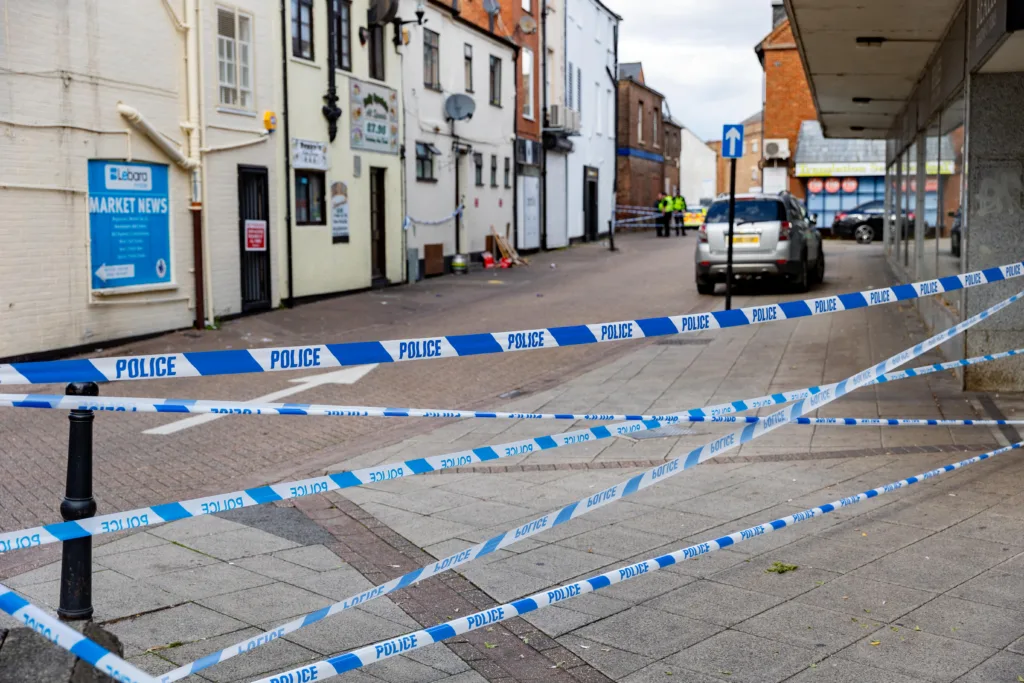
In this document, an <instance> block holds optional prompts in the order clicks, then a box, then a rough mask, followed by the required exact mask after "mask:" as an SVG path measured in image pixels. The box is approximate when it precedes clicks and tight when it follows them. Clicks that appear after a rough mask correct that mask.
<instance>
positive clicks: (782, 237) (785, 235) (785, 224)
mask: <svg viewBox="0 0 1024 683" xmlns="http://www.w3.org/2000/svg"><path fill="white" fill-rule="evenodd" d="M789 228H790V225H789V221H782V225H780V226H779V241H780V242H785V241H786V240H788V239H789Z"/></svg>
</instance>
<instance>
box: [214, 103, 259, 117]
mask: <svg viewBox="0 0 1024 683" xmlns="http://www.w3.org/2000/svg"><path fill="white" fill-rule="evenodd" d="M217 111H218V112H220V113H221V114H234V115H235V116H248V117H249V118H253V119H254V118H256V117H257V116H258V115H257V114H256V112H254V111H249V110H248V109H236V108H235V107H228V106H226V105H223V104H221V105H218V106H217Z"/></svg>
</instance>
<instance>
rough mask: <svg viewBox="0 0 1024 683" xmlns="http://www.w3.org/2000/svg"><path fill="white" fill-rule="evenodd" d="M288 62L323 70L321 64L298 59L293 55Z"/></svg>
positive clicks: (302, 58)
mask: <svg viewBox="0 0 1024 683" xmlns="http://www.w3.org/2000/svg"><path fill="white" fill-rule="evenodd" d="M288 61H291V62H295V63H296V64H302V65H303V66H309V67H312V68H314V69H321V68H323V67H321V66H320V65H319V64H317V63H316V62H314V61H313V60H311V59H306V58H305V57H296V56H295V55H291V56H290V57H289V58H288Z"/></svg>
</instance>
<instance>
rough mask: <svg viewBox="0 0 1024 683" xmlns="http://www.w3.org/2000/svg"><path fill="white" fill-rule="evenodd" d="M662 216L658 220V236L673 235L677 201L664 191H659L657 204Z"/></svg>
mask: <svg viewBox="0 0 1024 683" xmlns="http://www.w3.org/2000/svg"><path fill="white" fill-rule="evenodd" d="M655 206H656V207H657V208H658V211H660V212H661V217H660V219H659V220H658V237H671V236H672V210H673V209H674V208H675V201H674V200H673V199H672V197H670V196H668V195H666V194H665V193H664V192H659V193H658V203H657V204H655Z"/></svg>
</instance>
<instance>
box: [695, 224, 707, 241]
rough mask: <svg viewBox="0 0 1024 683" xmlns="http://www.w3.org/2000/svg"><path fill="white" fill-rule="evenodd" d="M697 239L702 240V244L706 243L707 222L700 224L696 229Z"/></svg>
mask: <svg viewBox="0 0 1024 683" xmlns="http://www.w3.org/2000/svg"><path fill="white" fill-rule="evenodd" d="M697 241H699V242H702V243H703V244H707V243H708V226H707V224H705V225H702V226H700V228H698V229H697Z"/></svg>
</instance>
